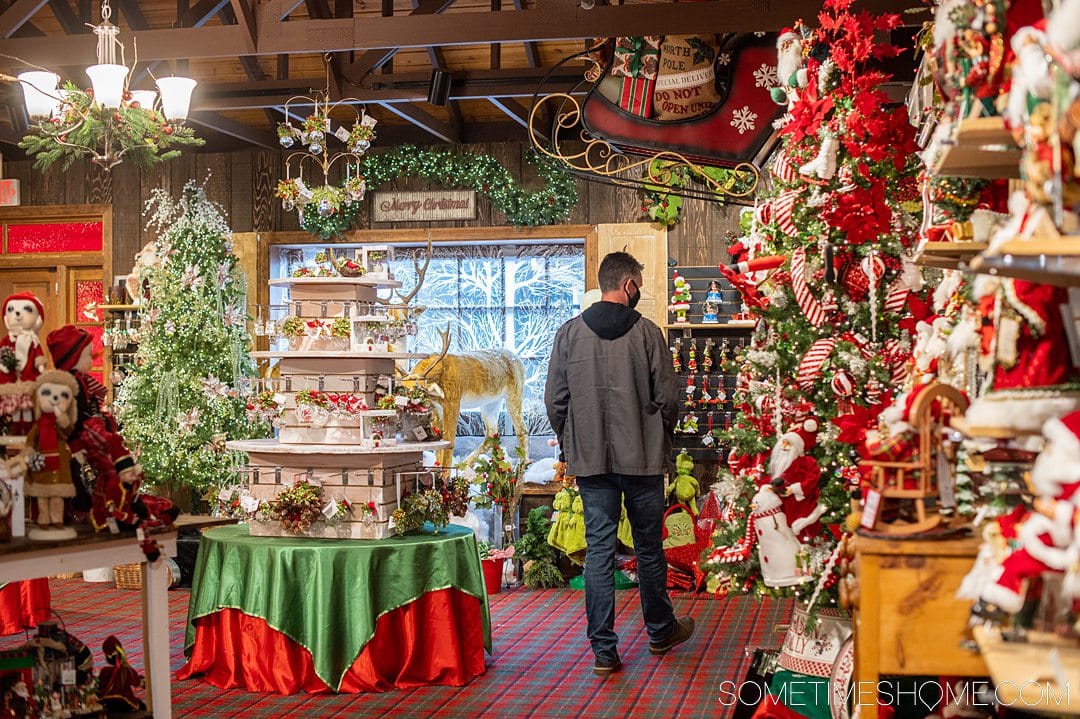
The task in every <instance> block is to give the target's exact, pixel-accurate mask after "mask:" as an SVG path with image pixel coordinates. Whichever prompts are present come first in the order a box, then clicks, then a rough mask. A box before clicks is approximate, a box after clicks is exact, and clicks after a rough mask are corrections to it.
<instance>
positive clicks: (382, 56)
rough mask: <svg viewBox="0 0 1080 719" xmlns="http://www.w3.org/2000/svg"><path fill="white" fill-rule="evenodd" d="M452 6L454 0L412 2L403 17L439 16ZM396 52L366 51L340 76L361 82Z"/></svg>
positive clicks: (343, 69) (389, 49) (414, 0)
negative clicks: (407, 12)
mask: <svg viewBox="0 0 1080 719" xmlns="http://www.w3.org/2000/svg"><path fill="white" fill-rule="evenodd" d="M453 4H454V0H413V9H412V12H410V13H409V15H407V16H404V17H413V16H418V15H439V14H442V13H443V12H444V11H445V10H446V9H447V8H448V7H450V6H451V5H453ZM391 9H392V6H391ZM388 17H389V16H388ZM397 51H398V48H396V47H392V48H385V49H379V50H368V51H367V52H365V53H364V54H363V55H361V56H360V57H358V58H357V59H356V60H354V61H353V62H351V63H349V64H348V65H344V66H343V67H342V68H341V73H342V76H343V77H346V78H348V80H349V81H350V82H353V83H359V82H363V80H364V78H366V77H367V76H368V75H369V74H370V73H372V72H374V71H375V70H378V69H379V68H381V67H383V66H384V65H385V64H386V63H388V62H390V61H391V60H392V59H393V57H394V54H395V53H397Z"/></svg>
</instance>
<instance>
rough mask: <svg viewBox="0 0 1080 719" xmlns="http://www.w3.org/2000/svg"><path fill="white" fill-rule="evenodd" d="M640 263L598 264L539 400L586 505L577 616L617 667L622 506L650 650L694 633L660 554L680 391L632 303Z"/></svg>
mask: <svg viewBox="0 0 1080 719" xmlns="http://www.w3.org/2000/svg"><path fill="white" fill-rule="evenodd" d="M642 269H644V268H643V266H642V265H641V264H640V263H639V262H638V261H637V260H636V259H634V257H633V256H632V255H630V254H628V253H626V252H613V253H611V254H609V255H608V256H607V257H605V258H604V259H603V261H602V262H601V263H600V269H599V271H598V273H597V275H598V277H597V279H598V280H599V283H600V291H601V293H602V295H601V298H600V301H599V302H596V303H595V304H593V305H592V306H591V307H589V308H588V309H586V310H585V311H584V312H583V313H581V315H580V316H578V317H575V318H574V319H572V320H570V321H569V322H567V323H566V324H564V325H563V326H562V327H560V328H559V331H558V333H556V335H555V342H554V345H553V346H552V349H551V361H550V364H549V365H548V376H547V386H546V387H545V391H544V402H545V403H546V405H547V413H548V419H550V420H551V426H552V428H553V429H554V430H555V434H556V436H558V438H559V444H560V446H561V448H562V453H563V455H564V457H565V459H566V473H567V474H570V475H575V476H576V477H577V485H578V490H579V491H580V492H581V501H582V503H583V504H584V507H585V541H586V542H587V543H588V552H587V554H586V557H585V614H586V617H587V618H588V632H589V641H590V642H591V644H592V649H593V654H594V655H595V656H596V663H595V665H594V666H593V671H594V672H595V673H596V674H597V675H599V676H606V675H608V674H611V673H613V672H615V671H618V670H619V668H620V667H621V666H622V661H621V660H620V659H619V653H618V651H617V644H618V637H617V636H616V634H615V544H616V534H617V531H618V524H619V519H620V516H621V514H622V508H623V507H624V506H625V507H626V516H627V518H628V519H629V521H630V528H631V530H632V532H633V537H634V553H635V554H636V555H637V563H638V591H639V593H640V598H641V613H642V616H643V617H644V619H645V628H646V629H647V630H648V633H649V651H650V652H652V653H653V654H657V655H661V654H665V653H667V651H668V650H670V649H671V648H672V647H674V646H675V645H677V644H680V643H682V642H684V641H686V640H687V639H689V638H690V636H691V635H692V634H693V633H694V620H693V619H692V618H690V617H688V616H687V617H681V618H679V619H676V618H675V612H674V610H673V609H672V606H671V599H670V598H669V597H668V593H667V561H666V560H665V559H664V549H663V538H662V531H663V516H664V476H663V475H664V472H665V470H667V469H668V467H669V463H670V457H671V440H672V433H673V430H674V427H675V419H676V414H677V412H678V409H679V401H680V393H681V388H680V387H679V383H678V379H677V378H676V376H675V372H674V370H673V369H672V366H671V358H670V355H669V353H668V350H667V345H666V344H665V342H664V336H663V334H662V333H661V332H660V328H659V327H657V326H656V325H655V324H653V323H652V322H650V321H649V320H647V319H645V318H644V317H642V316H641V315H640V314H639V313H638V312H637V311H635V310H634V306H635V305H637V302H638V300H639V299H641V284H642V278H641V270H642Z"/></svg>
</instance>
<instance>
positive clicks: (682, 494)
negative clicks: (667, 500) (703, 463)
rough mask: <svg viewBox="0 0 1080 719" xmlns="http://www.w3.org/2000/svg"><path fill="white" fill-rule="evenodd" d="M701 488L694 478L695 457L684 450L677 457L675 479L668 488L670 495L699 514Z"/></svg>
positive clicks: (692, 511) (694, 513) (693, 512)
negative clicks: (698, 497)
mask: <svg viewBox="0 0 1080 719" xmlns="http://www.w3.org/2000/svg"><path fill="white" fill-rule="evenodd" d="M700 489H701V487H700V485H699V483H698V481H697V479H695V478H694V458H693V457H691V456H690V454H689V453H688V452H687V451H686V450H683V451H682V452H679V456H677V457H676V458H675V479H674V480H673V481H672V482H671V486H670V487H669V488H668V495H669V496H671V497H672V498H673V499H674V500H675V501H676V502H678V503H679V504H685V505H686V506H687V507H689V508H690V513H691V514H693V515H695V516H697V513H698V510H697V495H698V491H699V490H700Z"/></svg>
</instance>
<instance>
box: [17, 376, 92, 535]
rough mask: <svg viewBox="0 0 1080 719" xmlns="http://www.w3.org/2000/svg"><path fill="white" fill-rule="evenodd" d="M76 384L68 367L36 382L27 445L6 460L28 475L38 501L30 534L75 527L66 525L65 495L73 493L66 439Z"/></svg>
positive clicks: (73, 414)
mask: <svg viewBox="0 0 1080 719" xmlns="http://www.w3.org/2000/svg"><path fill="white" fill-rule="evenodd" d="M78 394H79V385H78V383H77V382H76V381H75V378H74V377H72V376H71V374H69V373H68V372H63V371H61V370H48V371H47V372H43V373H41V375H40V376H39V377H38V379H37V382H35V383H34V426H33V427H32V428H31V429H30V433H29V434H28V435H27V437H26V446H25V448H24V449H23V450H22V452H20V453H19V454H18V455H17V456H16V457H14V458H13V459H12V460H10V461H9V463H8V472H9V474H10V475H12V476H15V477H21V476H26V496H27V497H33V498H34V499H35V500H36V504H37V527H36V528H34V529H31V530H30V532H29V533H28V534H29V537H30V539H38V540H43V541H62V540H66V539H74V538H75V536H76V532H75V530H74V529H73V528H71V527H66V526H64V500H65V499H70V498H72V497H74V496H75V485H74V483H73V482H72V478H71V448H70V446H69V444H68V439H69V437H70V435H71V430H72V428H73V427H74V426H75V421H76V418H77V415H78V409H77V408H76V397H77V396H78Z"/></svg>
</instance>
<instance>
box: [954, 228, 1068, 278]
mask: <svg viewBox="0 0 1080 719" xmlns="http://www.w3.org/2000/svg"><path fill="white" fill-rule="evenodd" d="M971 269H972V270H974V271H976V272H983V273H987V274H992V275H1001V276H1002V277H1014V278H1016V279H1020V280H1028V281H1030V282H1043V283H1046V284H1051V285H1061V286H1066V287H1071V286H1078V285H1080V236H1077V235H1070V236H1066V237H1060V238H1055V239H1047V240H1012V241H1010V242H1006V243H1004V244H1003V245H1001V246H999V247H997V248H996V249H995V250H994V254H992V255H991V254H986V253H983V254H981V255H979V256H977V257H975V258H974V259H972V260H971Z"/></svg>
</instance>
